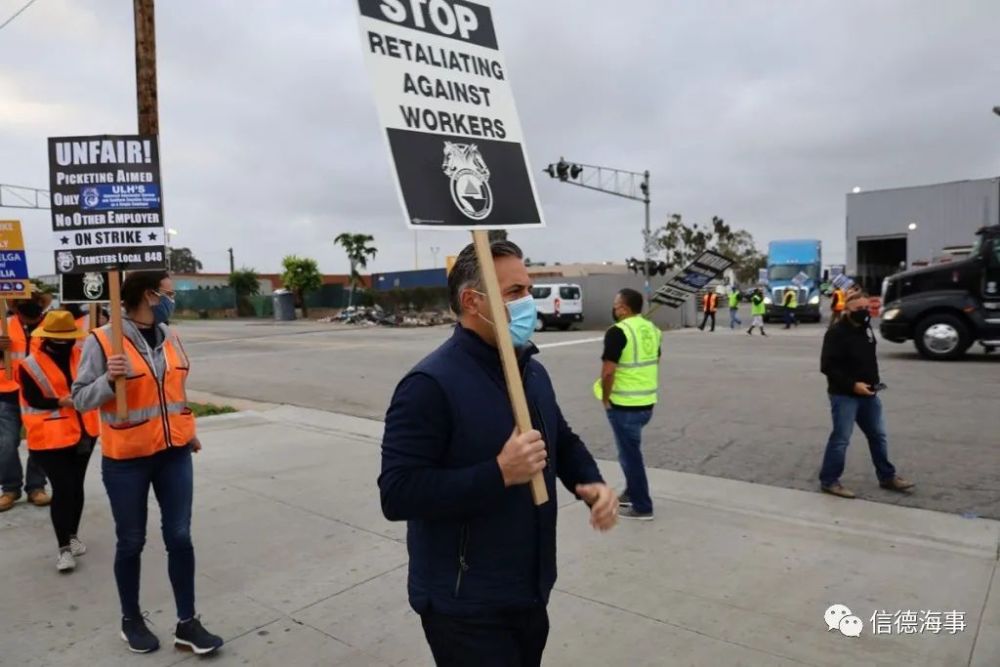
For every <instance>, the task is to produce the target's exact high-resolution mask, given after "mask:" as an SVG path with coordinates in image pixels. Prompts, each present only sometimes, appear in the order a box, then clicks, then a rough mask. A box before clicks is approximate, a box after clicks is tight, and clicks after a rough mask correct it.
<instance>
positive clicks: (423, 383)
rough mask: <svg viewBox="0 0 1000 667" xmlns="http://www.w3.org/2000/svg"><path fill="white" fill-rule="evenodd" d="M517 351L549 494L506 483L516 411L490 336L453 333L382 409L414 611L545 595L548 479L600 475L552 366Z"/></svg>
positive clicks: (552, 556)
mask: <svg viewBox="0 0 1000 667" xmlns="http://www.w3.org/2000/svg"><path fill="white" fill-rule="evenodd" d="M536 352H537V349H536V348H534V346H530V348H529V349H528V350H525V351H524V353H522V355H521V364H520V365H521V372H522V375H523V378H524V386H525V391H526V394H527V397H528V405H529V407H530V409H531V417H532V422H533V424H534V427H535V428H536V429H538V430H539V431H541V433H542V436H543V438H544V439H545V443H546V446H547V448H548V457H549V458H548V466H547V467H546V468H545V472H544V476H545V483H546V487H547V488H548V492H549V501H548V502H547V503H545V504H544V505H542V506H540V507H536V506H535V505H534V503H533V502H532V499H531V492H530V490H529V488H528V486H527V485H521V486H514V487H511V488H506V487H504V484H503V476H502V475H501V473H500V467H499V465H498V464H497V462H496V457H497V454H499V453H500V450H501V449H502V448H503V445H504V443H505V442H506V441H507V440H508V439H509V438H510V435H511V432H512V431H513V430H514V416H513V413H512V411H511V407H510V401H509V400H508V398H507V390H506V385H505V384H504V379H503V372H502V369H501V366H500V361H499V356H498V354H497V351H496V349H495V348H492V347H490V346H489V345H487V344H486V343H485V342H484V341H483V340H482V339H481V338H479V337H478V336H477V335H476V334H474V333H472V332H470V331H467V330H466V329H463V328H462V327H461V326H458V327H456V328H455V332H454V335H453V336H452V337H451V339H450V340H448V341H447V342H445V343H444V344H443V345H442V346H441V347H439V348H438V349H437V350H436V351H434V352H433V353H431V354H430V356H428V357H427V358H425V359H424V360H423V361H421V362H420V363H419V364H418V365H417V366H416V367H415V368H414V369H413V370H412V371H410V373H409V374H407V376H406V377H404V378H403V380H402V381H401V382H400V383H399V386H398V387H397V388H396V392H395V395H394V396H393V398H392V403H391V404H390V406H389V410H388V413H387V414H386V419H385V435H384V437H383V440H382V474H381V475H380V476H379V480H378V485H379V490H380V492H381V497H382V511H383V513H384V514H385V516H386V518H387V519H389V520H390V521H401V520H405V521H407V522H408V525H407V537H406V543H407V548H408V550H409V555H410V566H409V597H410V605H411V606H412V607H413V609H414V611H416V612H417V613H424V612H427V611H429V610H431V609H433V610H435V611H438V612H440V613H443V614H448V615H458V616H467V615H474V614H488V613H495V612H500V611H513V610H518V609H528V608H532V607H537V606H542V605H545V604H546V603H547V602H548V598H549V593H550V592H551V590H552V586H553V585H554V584H555V580H556V510H557V500H556V485H555V480H556V476H557V475H558V477H559V479H560V480H561V481H562V482H563V484H564V485H565V486H566V487H567V488H568V489H570V491H572V490H573V489H574V488H575V486H576V485H577V484H585V483H590V482H599V481H601V475H600V472H599V471H598V469H597V464H596V463H595V462H594V459H593V457H591V455H590V453H589V452H588V451H587V449H586V447H584V445H583V443H582V442H581V441H580V438H579V437H577V435H576V434H575V433H573V431H572V430H571V429H570V428H569V426H568V425H567V424H566V420H565V419H563V415H562V412H561V411H560V410H559V406H558V404H557V403H556V397H555V392H554V391H553V389H552V383H551V381H550V380H549V376H548V373H546V372H545V369H544V368H543V367H542V365H541V364H540V363H538V361H535V360H534V359H532V358H531V357H532V355H533V354H535V353H536Z"/></svg>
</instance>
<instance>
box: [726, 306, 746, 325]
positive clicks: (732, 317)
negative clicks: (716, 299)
mask: <svg viewBox="0 0 1000 667" xmlns="http://www.w3.org/2000/svg"><path fill="white" fill-rule="evenodd" d="M742 324H743V320H741V319H740V309H739V308H730V309H729V328H730V329H735V328H736V327H737V326H740V325H742Z"/></svg>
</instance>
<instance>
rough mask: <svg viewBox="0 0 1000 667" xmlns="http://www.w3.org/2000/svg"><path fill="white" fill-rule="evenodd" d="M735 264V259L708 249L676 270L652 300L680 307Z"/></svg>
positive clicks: (672, 306)
mask: <svg viewBox="0 0 1000 667" xmlns="http://www.w3.org/2000/svg"><path fill="white" fill-rule="evenodd" d="M732 265H733V260H731V259H729V258H728V257H726V256H725V255H720V254H719V253H717V252H714V251H712V250H706V251H705V252H703V253H701V254H700V255H698V257H697V258H696V259H695V260H694V261H693V262H691V263H690V264H688V265H687V266H686V267H684V268H683V269H681V270H680V271H675V272H674V273H673V274H671V276H670V277H669V278H668V279H667V282H666V283H665V284H664V285H663V287H661V288H660V289H658V290H656V292H655V293H654V294H653V297H652V299H651V300H652V302H653V303H659V304H662V305H664V306H669V307H671V308H678V307H679V306H681V305H682V304H683V303H684V302H685V301H687V299H688V298H689V297H690V296H691V295H693V294H697V293H698V292H700V291H701V290H703V289H705V287H706V286H707V285H708V284H709V283H710V282H712V281H713V280H715V279H716V278H718V277H719V276H721V275H722V273H723V272H724V271H725V270H726V269H728V268H729V267H730V266H732Z"/></svg>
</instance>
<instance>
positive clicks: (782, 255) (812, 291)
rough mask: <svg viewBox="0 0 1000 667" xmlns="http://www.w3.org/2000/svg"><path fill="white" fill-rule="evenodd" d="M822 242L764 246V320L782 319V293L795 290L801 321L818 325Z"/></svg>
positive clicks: (775, 243) (798, 242)
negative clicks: (765, 287) (765, 263)
mask: <svg viewBox="0 0 1000 667" xmlns="http://www.w3.org/2000/svg"><path fill="white" fill-rule="evenodd" d="M822 262H823V252H822V243H821V242H820V241H818V240H815V239H810V240H794V241H771V243H770V244H768V247H767V283H768V284H767V289H766V290H765V291H764V304H765V311H764V320H765V321H768V322H769V321H771V320H772V319H777V320H780V319H781V318H782V317H784V313H785V309H784V308H783V307H782V304H783V303H784V297H785V292H786V291H787V290H795V291H796V292H797V294H796V296H797V297H798V308H796V310H795V316H796V318H797V319H799V320H800V321H806V320H811V321H813V322H819V321H820V319H821V315H820V305H819V302H820V292H819V286H820V278H821V275H820V273H821V267H822Z"/></svg>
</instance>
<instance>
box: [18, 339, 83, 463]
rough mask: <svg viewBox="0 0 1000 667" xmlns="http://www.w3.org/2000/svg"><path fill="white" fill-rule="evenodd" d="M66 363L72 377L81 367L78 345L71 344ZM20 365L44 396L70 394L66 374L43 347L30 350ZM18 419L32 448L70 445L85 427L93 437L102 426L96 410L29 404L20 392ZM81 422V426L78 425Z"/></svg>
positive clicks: (63, 396) (52, 447) (54, 397)
mask: <svg viewBox="0 0 1000 667" xmlns="http://www.w3.org/2000/svg"><path fill="white" fill-rule="evenodd" d="M69 367H70V374H71V375H72V376H73V379H74V380H75V379H76V370H77V368H79V367H80V350H79V349H78V348H75V347H74V348H73V352H72V354H71V356H70V360H69ZM21 369H22V370H23V371H24V372H25V373H27V374H28V375H30V376H31V378H32V379H33V380H34V381H35V384H37V385H38V388H39V389H41V390H42V394H44V395H45V397H46V398H52V399H55V400H59V399H60V398H65V397H66V396H69V395H70V386H69V383H67V382H66V375H65V374H64V373H63V372H62V369H60V368H59V365H58V364H56V362H55V361H54V360H53V359H52V357H50V356H49V355H48V354H47V353H46V352H45V350H36V351H34V352H32V353H31V356H30V357H28V358H27V359H25V360H24V362H22V364H21ZM77 415H79V418H77ZM21 420H22V421H23V422H24V428H25V430H26V431H27V432H28V449H30V450H32V451H37V450H40V449H62V448H64V447H72V446H73V445H75V444H76V443H78V442H80V439H81V438H82V437H83V431H84V430H86V432H87V435H89V436H91V437H94V438H96V437H97V434H98V432H99V431H100V430H101V418H100V416H99V415H98V414H97V410H91V411H89V412H84V413H82V414H81V413H78V412H77V411H76V409H75V408H71V407H70V408H57V409H55V410H41V409H39V408H33V407H31V406H30V405H28V402H27V401H25V400H24V393H23V392H22V394H21ZM81 423H82V424H83V429H81V428H80V425H81Z"/></svg>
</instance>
